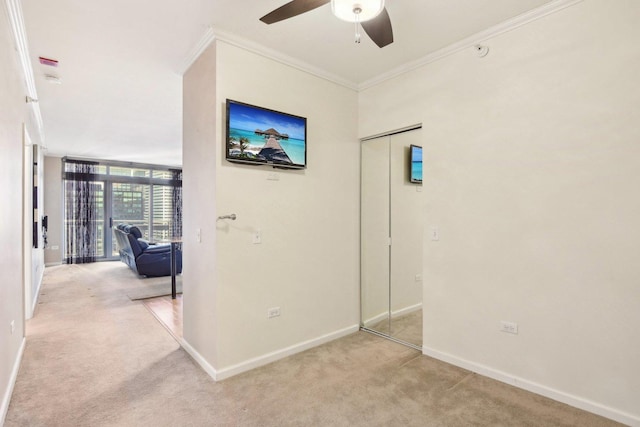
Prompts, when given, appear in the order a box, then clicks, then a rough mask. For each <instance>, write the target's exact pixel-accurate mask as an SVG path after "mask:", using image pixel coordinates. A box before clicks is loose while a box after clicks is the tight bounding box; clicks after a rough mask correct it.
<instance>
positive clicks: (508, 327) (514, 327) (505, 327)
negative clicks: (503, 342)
mask: <svg viewBox="0 0 640 427" xmlns="http://www.w3.org/2000/svg"><path fill="white" fill-rule="evenodd" d="M500 330H501V331H502V332H507V333H509V334H517V333H518V324H517V323H514V322H507V321H504V320H503V321H501V322H500Z"/></svg>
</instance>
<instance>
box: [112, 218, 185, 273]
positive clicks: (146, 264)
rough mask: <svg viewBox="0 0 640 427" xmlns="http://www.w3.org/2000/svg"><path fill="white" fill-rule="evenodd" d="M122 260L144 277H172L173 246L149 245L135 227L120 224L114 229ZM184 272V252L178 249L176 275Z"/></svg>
mask: <svg viewBox="0 0 640 427" xmlns="http://www.w3.org/2000/svg"><path fill="white" fill-rule="evenodd" d="M114 233H115V235H116V240H117V242H118V249H119V252H120V260H122V262H124V263H125V264H127V265H128V266H129V267H131V269H132V270H133V271H135V272H136V273H138V274H140V275H143V276H170V275H171V245H154V244H149V243H148V242H147V241H146V240H144V239H143V238H142V233H141V232H140V229H139V228H138V227H136V226H135V225H128V224H118V226H117V227H116V228H115V229H114ZM181 272H182V251H181V250H180V249H176V274H180V273H181Z"/></svg>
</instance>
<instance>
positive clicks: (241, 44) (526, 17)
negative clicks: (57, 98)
mask: <svg viewBox="0 0 640 427" xmlns="http://www.w3.org/2000/svg"><path fill="white" fill-rule="evenodd" d="M7 1H12V0H7ZM582 1H583V0H553V1H551V2H549V3H547V4H544V5H542V6H540V7H538V8H535V9H533V10H530V11H528V12H525V13H523V14H521V15H518V16H516V17H514V18H511V19H508V20H506V21H504V22H502V23H500V24H497V25H494V26H493V27H490V28H488V29H486V30H483V31H481V32H479V33H476V34H474V35H472V36H469V37H467V38H465V39H463V40H460V41H458V42H456V43H453V44H451V45H449V46H446V47H444V48H442V49H439V50H437V51H435V52H432V53H430V54H428V55H426V56H424V57H422V58H420V59H417V60H415V61H411V62H408V63H406V64H404V65H402V66H400V67H397V68H394V69H393V70H391V71H388V72H386V73H383V74H381V75H379V76H377V77H374V78H372V79H370V80H367V81H365V82H363V83H360V84H358V83H355V82H352V81H350V80H347V79H345V78H343V77H340V76H338V75H335V74H332V73H329V72H327V71H326V70H323V69H321V68H319V67H316V66H313V65H311V64H309V63H307V62H304V61H300V60H299V59H296V58H293V57H291V56H288V55H285V54H283V53H281V52H279V51H277V50H274V49H271V48H268V47H265V46H263V45H261V44H259V43H256V42H254V41H251V40H247V39H245V38H243V37H240V36H237V35H235V34H232V33H230V32H227V31H224V30H220V29H214V28H213V27H207V29H206V31H205V33H204V34H203V36H202V38H201V39H200V40H199V41H198V43H197V44H196V45H195V46H194V47H193V49H191V51H190V52H189V55H187V57H186V58H185V60H184V62H183V66H182V68H181V70H180V74H181V75H182V74H184V73H185V72H186V71H187V70H188V69H189V67H191V65H192V64H193V63H194V62H195V61H196V60H197V59H198V57H199V56H200V55H201V54H202V52H203V51H204V50H205V49H206V48H207V47H208V46H209V44H210V43H212V42H213V41H214V40H219V41H223V42H225V43H227V44H230V45H232V46H235V47H238V48H240V49H244V50H247V51H249V52H252V53H255V54H257V55H260V56H263V57H265V58H269V59H272V60H274V61H277V62H280V63H281V64H284V65H287V66H290V67H293V68H296V69H298V70H300V71H303V72H306V73H309V74H312V75H314V76H316V77H320V78H322V79H325V80H328V81H330V82H333V83H336V84H338V85H341V86H344V87H346V88H348V89H352V90H355V91H362V90H365V89H368V88H370V87H373V86H376V85H378V84H380V83H382V82H384V81H386V80H389V79H392V78H395V77H398V76H400V75H402V74H405V73H408V72H409V71H412V70H415V69H416V68H420V67H422V66H424V65H427V64H430V63H432V62H435V61H438V60H440V59H443V58H446V57H447V56H450V55H453V54H454V53H457V52H459V51H461V50H464V49H467V48H470V47H473V46H475V45H476V44H478V43H480V42H483V41H486V40H489V39H491V38H494V37H496V36H499V35H501V34H504V33H506V32H509V31H512V30H514V29H516V28H519V27H521V26H523V25H526V24H528V23H530V22H533V21H536V20H538V19H541V18H543V17H545V16H547V15H550V14H552V13H555V12H558V11H560V10H562V9H565V8H568V7H570V6H573V5H575V4H577V3H580V2H582Z"/></svg>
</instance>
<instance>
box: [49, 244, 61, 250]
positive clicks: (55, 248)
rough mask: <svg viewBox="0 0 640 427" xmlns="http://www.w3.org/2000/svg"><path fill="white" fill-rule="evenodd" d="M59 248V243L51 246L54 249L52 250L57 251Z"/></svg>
mask: <svg viewBox="0 0 640 427" xmlns="http://www.w3.org/2000/svg"><path fill="white" fill-rule="evenodd" d="M59 249H60V246H58V245H53V246H51V250H52V251H57V250H59Z"/></svg>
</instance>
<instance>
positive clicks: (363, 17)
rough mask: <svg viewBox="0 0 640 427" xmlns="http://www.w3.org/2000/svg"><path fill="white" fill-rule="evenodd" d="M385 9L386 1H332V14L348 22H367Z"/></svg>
mask: <svg viewBox="0 0 640 427" xmlns="http://www.w3.org/2000/svg"><path fill="white" fill-rule="evenodd" d="M383 9H384V0H331V12H333V14H334V15H335V16H336V17H338V18H339V19H342V20H343V21H347V22H365V21H368V20H370V19H373V18H375V17H376V16H378V15H379V14H380V12H382V10H383Z"/></svg>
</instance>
